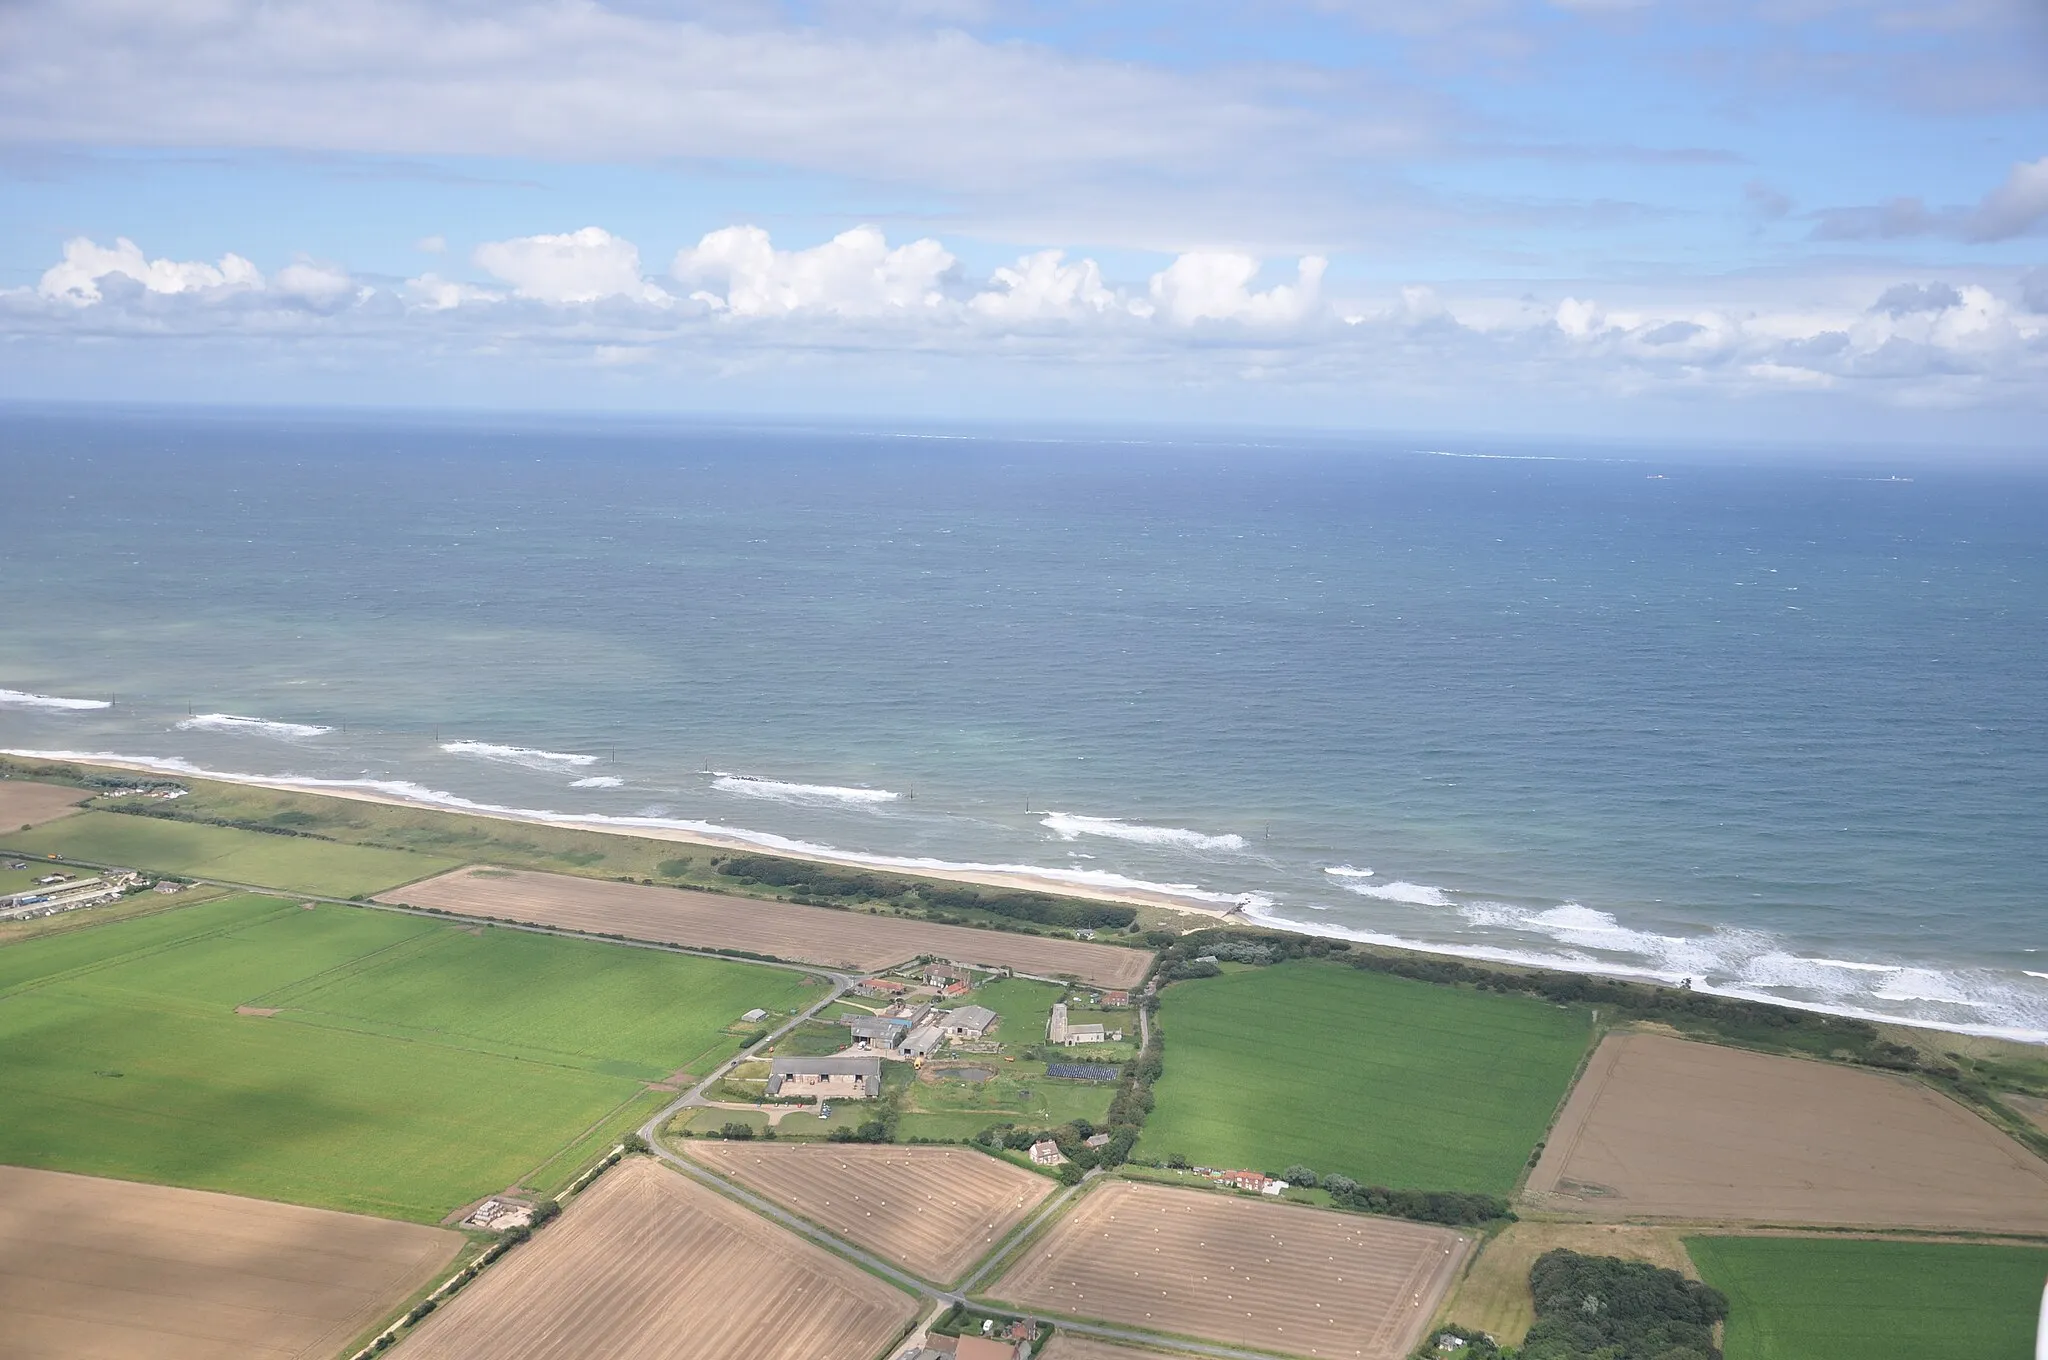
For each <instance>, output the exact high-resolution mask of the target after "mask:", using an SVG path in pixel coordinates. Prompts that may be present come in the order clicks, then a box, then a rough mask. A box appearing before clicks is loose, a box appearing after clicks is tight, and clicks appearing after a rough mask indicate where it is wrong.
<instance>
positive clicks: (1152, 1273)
mask: <svg viewBox="0 0 2048 1360" xmlns="http://www.w3.org/2000/svg"><path fill="white" fill-rule="evenodd" d="M1470 1245H1471V1244H1470V1242H1469V1241H1468V1240H1467V1239H1466V1238H1465V1237H1464V1236H1462V1235H1461V1234H1458V1233H1454V1232H1451V1231H1450V1230H1449V1229H1446V1228H1430V1227H1425V1226H1423V1225H1422V1224H1419V1223H1404V1222H1401V1221H1399V1220H1396V1219H1390V1218H1367V1217H1365V1216H1363V1215H1358V1214H1342V1213H1335V1212H1332V1211H1328V1210H1322V1209H1310V1208H1306V1207H1303V1206H1301V1205H1294V1204H1274V1203H1269V1202H1264V1201H1260V1200H1254V1199H1249V1198H1241V1197H1239V1196H1235V1195H1221V1194H1212V1193H1209V1192H1205V1191H1200V1190H1179V1189H1175V1188H1172V1187H1170V1186H1160V1185H1143V1184H1139V1183H1136V1182H1131V1181H1114V1182H1111V1183H1110V1184H1108V1185H1106V1186H1104V1187H1103V1188H1102V1189H1100V1190H1097V1191H1095V1192H1094V1193H1092V1194H1090V1195H1087V1196H1086V1197H1084V1198H1083V1199H1082V1200H1081V1202H1080V1204H1079V1206H1078V1207H1077V1208H1075V1209H1074V1211H1073V1212H1072V1213H1069V1214H1068V1215H1067V1216H1066V1217H1065V1218H1063V1219H1061V1220H1060V1221H1059V1222H1058V1223H1056V1224H1054V1225H1053V1227H1052V1229H1051V1230H1050V1231H1049V1232H1048V1233H1047V1234H1046V1235H1045V1236H1044V1237H1042V1238H1040V1239H1039V1240H1038V1241H1036V1242H1034V1243H1032V1244H1031V1246H1030V1247H1029V1248H1028V1249H1027V1250H1026V1252H1025V1253H1024V1255H1023V1256H1022V1258H1021V1259H1019V1260H1018V1261H1017V1263H1016V1264H1015V1265H1013V1266H1012V1267H1011V1268H1010V1270H1009V1271H1008V1273H1006V1274H1005V1275H1004V1276H1003V1278H1002V1279H1001V1280H999V1281H998V1282H997V1283H996V1284H995V1285H993V1286H991V1287H990V1290H989V1292H990V1294H991V1295H992V1296H994V1297H996V1298H999V1299H1003V1300H1006V1301H1008V1302H1011V1303H1015V1304H1020V1305H1022V1306H1024V1307H1027V1308H1041V1309H1044V1310H1045V1311H1047V1312H1051V1313H1065V1314H1067V1315H1069V1316H1072V1317H1082V1318H1096V1319H1100V1320H1102V1321H1104V1322H1111V1323H1122V1324H1125V1325H1128V1326H1131V1327H1143V1328H1150V1329H1152V1330H1155V1331H1160V1332H1172V1333H1179V1334H1183V1335H1187V1336H1197V1337H1202V1338H1205V1339H1207V1340H1211V1341H1222V1342H1227V1343H1232V1344H1236V1345H1243V1346H1256V1347H1258V1348H1260V1349H1262V1350H1276V1351H1286V1352H1289V1353H1291V1354H1294V1355H1308V1356H1350V1357H1356V1358H1358V1360H1397V1357H1400V1356H1405V1355H1407V1354H1408V1353H1409V1352H1410V1351H1412V1350H1413V1349H1414V1348H1415V1346H1416V1344H1417V1343H1418V1342H1419V1341H1420V1340H1421V1338H1422V1332H1423V1329H1424V1328H1425V1327H1427V1326H1428V1325H1429V1321H1430V1318H1431V1317H1432V1316H1433V1315H1434V1314H1435V1312H1436V1308H1437V1304H1438V1302H1439V1301H1441V1299H1442V1297H1443V1293H1444V1290H1445V1288H1446V1287H1447V1286H1448V1285H1449V1284H1450V1282H1451V1280H1452V1278H1453V1277H1454V1276H1455V1275H1456V1274H1457V1269H1458V1266H1459V1263H1460V1262H1462V1261H1463V1260H1464V1259H1465V1253H1466V1251H1467V1249H1468V1248H1469V1247H1470Z"/></svg>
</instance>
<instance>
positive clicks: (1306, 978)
mask: <svg viewBox="0 0 2048 1360" xmlns="http://www.w3.org/2000/svg"><path fill="white" fill-rule="evenodd" d="M1160 1002H1161V1005H1160V1010H1159V1015H1158V1018H1157V1019H1158V1023H1159V1025H1160V1027H1161V1029H1162V1031H1163V1034H1164V1039H1165V1046H1166V1048H1165V1056H1166V1072H1165V1075H1164V1076H1162V1077H1161V1078H1160V1080H1159V1081H1158V1083H1157V1084H1156V1085H1155V1086H1154V1087H1153V1094H1154V1097H1155V1099H1156V1101H1157V1104H1156V1106H1155V1108H1154V1109H1153V1112H1152V1115H1151V1117H1150V1118H1149V1119H1148V1120H1147V1121H1146V1124H1145V1132H1144V1135H1143V1137H1142V1138H1141V1139H1140V1141H1139V1143H1138V1154H1139V1155H1140V1156H1144V1157H1148V1158H1164V1157H1167V1156H1171V1155H1174V1154H1179V1155H1182V1156H1186V1157H1188V1158H1190V1159H1192V1160H1194V1161H1197V1162H1201V1163H1205V1164H1208V1165H1212V1166H1248V1167H1252V1168H1256V1169H1265V1170H1273V1171H1278V1170H1281V1169H1283V1168H1284V1167H1286V1166H1288V1165H1290V1164H1293V1163H1302V1164H1306V1165H1308V1166H1311V1167H1314V1168H1315V1169H1316V1170H1317V1171H1320V1172H1324V1173H1329V1172H1341V1173H1342V1174H1344V1175H1347V1176H1350V1177H1352V1178H1353V1179H1355V1180H1359V1181H1362V1182H1365V1183H1367V1184H1371V1185H1386V1186H1392V1187H1395V1188H1407V1189H1417V1190H1467V1191H1479V1192H1484V1193H1487V1194H1494V1195H1502V1196H1505V1195H1507V1194H1509V1193H1511V1192H1512V1191H1513V1189H1514V1186H1515V1183H1516V1180H1517V1179H1518V1177H1519V1176H1520V1175H1521V1173H1522V1170H1523V1168H1524V1166H1525V1165H1526V1164H1527V1161H1528V1158H1529V1154H1530V1152H1531V1150H1532V1149H1533V1148H1534V1147H1535V1145H1536V1143H1537V1142H1538V1140H1540V1139H1541V1138H1542V1137H1543V1134H1544V1130H1545V1129H1546V1128H1547V1127H1548V1126H1549V1122H1550V1119H1551V1116H1552V1115H1553V1114H1554V1113H1555V1112H1556V1110H1557V1107H1558V1105H1559V1103H1560V1102H1561V1101H1562V1100H1563V1099H1564V1095H1565V1091H1566V1089H1567V1088H1568V1087H1569V1085H1570V1084H1571V1080H1572V1076H1573V1074H1574V1073H1575V1072H1576V1071H1577V1070H1578V1065H1579V1062H1580V1060H1581V1059H1582V1058H1583V1057H1584V1055H1585V1051H1586V1046H1587V1044H1588V1042H1589V1040H1590V1038H1591V1027H1590V1024H1589V1021H1588V1017H1587V1015H1586V1014H1585V1013H1584V1012H1582V1011H1579V1010H1576V1009H1572V1010H1566V1009H1560V1008H1559V1007H1556V1006H1553V1005H1550V1004H1548V1003H1546V1002H1542V1001H1537V1000H1534V999H1532V998H1528V997H1519V996H1496V995H1492V994H1488V993H1481V992H1472V991H1464V990H1456V989H1452V988H1449V987H1433V986H1430V985H1429V984H1427V983H1422V982H1412V981H1409V980H1408V979H1406V978H1397V977H1389V976H1386V975H1384V974H1377V973H1364V972H1359V971H1356V970H1354V969H1351V968H1346V967H1342V966H1339V965H1333V964H1320V963H1289V964H1279V965H1275V966H1273V967H1270V968H1253V969H1247V970H1246V971H1243V972H1239V973H1231V974H1226V975H1225V976H1223V977H1217V978H1205V979H1201V980H1199V981H1193V982H1179V983H1175V984H1174V985H1172V986H1170V987H1168V988H1166V990H1165V991H1164V992H1163V993H1162V994H1161V997H1160Z"/></svg>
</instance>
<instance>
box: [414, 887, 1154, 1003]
mask: <svg viewBox="0 0 2048 1360" xmlns="http://www.w3.org/2000/svg"><path fill="white" fill-rule="evenodd" d="M485 874H488V875H489V876H488V877H486V876H484V875H485ZM378 900H379V901H381V902H392V903H399V904H403V905H407V906H414V907H437V908H440V909H441V910H443V911H450V912H456V913H460V914H462V915H466V916H483V917H497V918H501V919H505V920H511V921H527V922H532V923H535V924H538V925H547V926H560V927H564V928H567V929H570V930H577V931H585V932H591V933H598V932H610V933H614V934H620V935H626V936H630V937H632V938H634V939H640V940H654V941H659V942H662V943H666V944H677V945H687V946H691V947H694V948H699V949H738V950H744V951H746V952H747V953H752V954H762V955H766V956H768V957H770V958H777V959H790V960H794V961H797V962H801V963H813V964H817V965H820V966H822V967H826V968H834V969H841V970H845V971H851V972H872V971H875V970H877V969H881V968H885V967H889V966H891V965H893V964H898V963H901V962H903V961H904V960H905V959H912V958H916V957H918V956H919V955H922V954H930V955H936V956H938V957H941V958H949V959H953V960H956V961H958V962H960V963H968V964H981V965H984V966H989V967H999V968H1010V969H1014V970H1016V971H1017V972H1021V973H1029V974H1035V975H1040V976H1049V977H1050V976H1061V975H1071V976H1073V977H1077V978H1080V979H1082V980H1083V981H1086V982H1091V983H1095V984H1098V985H1101V986H1106V987H1129V986H1132V985H1135V984H1136V983H1137V982H1138V981H1139V980H1140V979H1141V978H1143V977H1144V976H1145V971H1146V969H1147V968H1149V967H1150V966H1151V962H1152V956H1151V955H1150V954H1149V953H1147V952H1146V951H1144V950H1142V949H1126V948H1123V947H1121V946H1118V945H1105V944H1090V943H1088V942H1086V941H1082V940H1061V939H1052V938H1050V937H1047V936H1043V935H1012V934H1009V933H1006V932H1004V931H998V930H978V929H975V928H973V927H971V926H948V925H936V924H932V923H930V922H924V921H912V920H908V919H905V918H903V917H896V916H869V915H867V914H865V913H862V912H854V911H833V910H830V909H829V908H825V907H804V906H797V905H795V904H793V903H789V902H772V901H766V900H763V899H760V898H748V897H721V896H719V895H717V894H715V893H701V892H689V891H684V890H682V889H677V888H662V887H649V886H647V885H644V884H637V883H607V882H604V881H601V880H598V879H589V878H576V877H572V876H569V875H565V874H546V873H533V872H528V871H525V870H501V869H491V870H484V871H482V872H479V871H478V870H476V869H473V868H472V869H459V870H457V871H455V872H454V873H448V874H443V875H441V876H440V877H438V878H430V879H427V880H426V881H424V882H421V883H414V884H410V885H408V886H406V887H403V888H394V889H392V890H390V891H389V892H385V893H381V894H379V895H378Z"/></svg>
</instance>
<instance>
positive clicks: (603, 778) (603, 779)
mask: <svg viewBox="0 0 2048 1360" xmlns="http://www.w3.org/2000/svg"><path fill="white" fill-rule="evenodd" d="M625 782H626V781H625V780H623V779H621V778H619V777H618V776H617V775H615V774H594V775H591V776H589V777H588V778H584V779H572V780H570V781H569V787H570V788H572V789H616V788H619V787H620V786H622V785H623V784H624V783H625Z"/></svg>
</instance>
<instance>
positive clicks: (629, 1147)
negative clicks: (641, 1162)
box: [619, 1133, 653, 1152]
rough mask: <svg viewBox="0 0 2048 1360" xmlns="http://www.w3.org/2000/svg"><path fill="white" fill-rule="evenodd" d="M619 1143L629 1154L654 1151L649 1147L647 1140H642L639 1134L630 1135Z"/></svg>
mask: <svg viewBox="0 0 2048 1360" xmlns="http://www.w3.org/2000/svg"><path fill="white" fill-rule="evenodd" d="M619 1142H620V1143H621V1144H622V1145H623V1146H624V1147H625V1149H626V1151H628V1152H652V1151H653V1149H652V1148H650V1147H648V1146H647V1140H646V1139H645V1138H642V1137H641V1136H640V1135H639V1134H637V1133H629V1134H627V1135H626V1136H625V1137H624V1138H621V1139H620V1140H619Z"/></svg>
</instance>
